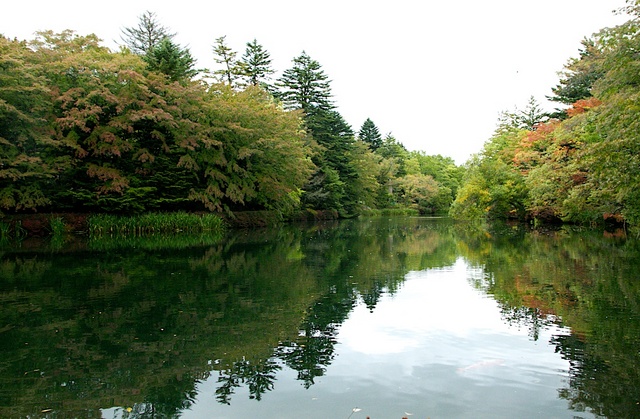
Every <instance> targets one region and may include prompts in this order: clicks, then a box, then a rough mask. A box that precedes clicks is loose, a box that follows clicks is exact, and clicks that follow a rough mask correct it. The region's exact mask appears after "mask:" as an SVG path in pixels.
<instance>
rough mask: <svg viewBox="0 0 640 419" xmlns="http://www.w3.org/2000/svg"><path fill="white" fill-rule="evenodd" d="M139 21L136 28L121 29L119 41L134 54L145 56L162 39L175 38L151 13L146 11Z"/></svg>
mask: <svg viewBox="0 0 640 419" xmlns="http://www.w3.org/2000/svg"><path fill="white" fill-rule="evenodd" d="M139 19H140V21H139V22H138V26H137V27H135V28H134V27H131V28H124V29H122V36H121V39H122V40H123V41H124V43H125V45H126V46H127V47H129V49H130V50H131V51H132V52H133V53H134V54H137V55H146V54H147V53H149V52H150V51H151V50H153V49H154V48H155V47H157V46H158V45H159V44H160V42H161V41H162V40H163V39H165V38H168V39H173V38H174V37H175V36H176V34H175V33H171V32H170V31H169V28H167V27H166V26H163V25H161V24H160V22H159V21H158V19H157V18H156V14H155V13H153V12H150V11H146V12H144V13H143V14H142V15H140V17H139Z"/></svg>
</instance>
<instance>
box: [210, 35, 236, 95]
mask: <svg viewBox="0 0 640 419" xmlns="http://www.w3.org/2000/svg"><path fill="white" fill-rule="evenodd" d="M225 39H226V36H221V37H220V38H217V39H216V43H215V45H214V46H213V54H214V60H215V62H216V63H218V64H222V66H223V67H222V68H221V69H219V70H216V71H214V72H213V73H214V74H216V75H218V77H219V79H220V82H221V83H225V82H226V83H227V84H228V85H229V86H231V87H233V86H234V82H235V80H236V79H237V78H238V76H239V75H240V74H242V71H241V66H240V64H239V63H238V61H237V60H236V55H237V52H235V51H234V50H232V49H231V48H230V47H229V46H228V45H227V44H226V43H225Z"/></svg>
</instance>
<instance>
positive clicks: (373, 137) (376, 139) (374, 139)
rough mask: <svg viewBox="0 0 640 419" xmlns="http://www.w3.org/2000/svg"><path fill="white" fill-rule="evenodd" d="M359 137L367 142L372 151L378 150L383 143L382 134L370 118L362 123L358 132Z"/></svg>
mask: <svg viewBox="0 0 640 419" xmlns="http://www.w3.org/2000/svg"><path fill="white" fill-rule="evenodd" d="M358 139H359V140H360V141H363V142H364V143H365V144H367V145H368V146H369V148H370V149H371V150H372V151H376V150H377V149H378V148H380V146H381V145H382V135H380V131H379V130H378V127H376V124H374V123H373V121H372V120H371V119H369V118H367V119H366V121H364V123H363V124H362V127H361V128H360V131H359V132H358Z"/></svg>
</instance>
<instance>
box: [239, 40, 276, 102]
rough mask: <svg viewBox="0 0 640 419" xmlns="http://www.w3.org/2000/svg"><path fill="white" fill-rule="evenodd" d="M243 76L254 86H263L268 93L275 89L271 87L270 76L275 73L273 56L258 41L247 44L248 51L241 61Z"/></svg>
mask: <svg viewBox="0 0 640 419" xmlns="http://www.w3.org/2000/svg"><path fill="white" fill-rule="evenodd" d="M240 64H241V66H242V72H243V75H244V76H245V77H246V78H247V80H248V83H249V84H250V85H252V86H262V87H263V88H264V89H265V90H267V91H272V90H273V89H272V88H271V87H270V86H269V84H268V83H269V79H270V76H271V75H272V74H273V73H274V70H273V69H272V68H271V55H270V54H269V52H267V50H265V49H264V48H263V47H262V45H260V44H258V41H257V40H255V39H254V40H253V41H252V42H247V49H246V50H245V52H244V54H243V55H242V59H241V60H240Z"/></svg>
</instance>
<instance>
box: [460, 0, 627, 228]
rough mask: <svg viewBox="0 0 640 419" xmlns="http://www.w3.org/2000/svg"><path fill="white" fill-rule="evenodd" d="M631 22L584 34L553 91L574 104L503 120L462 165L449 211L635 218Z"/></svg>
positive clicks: (588, 220)
mask: <svg viewBox="0 0 640 419" xmlns="http://www.w3.org/2000/svg"><path fill="white" fill-rule="evenodd" d="M628 4H630V5H631V6H629V10H631V11H632V12H634V11H636V10H637V4H638V3H637V2H635V1H629V2H628ZM638 24H640V22H639V21H638V14H637V13H635V12H634V13H633V14H632V16H631V19H630V20H629V21H628V22H626V23H625V24H622V25H620V26H618V27H615V28H607V29H603V30H602V31H600V32H599V33H598V34H596V35H594V37H593V38H592V39H590V40H587V41H583V43H582V45H583V49H581V51H580V57H579V58H578V59H575V60H570V61H569V62H568V64H567V66H566V67H565V69H566V71H565V72H564V73H562V75H561V76H562V78H561V82H560V85H558V86H557V87H556V88H554V89H552V90H553V92H554V93H555V94H556V96H555V97H554V100H556V101H558V102H560V103H567V104H571V106H570V107H569V108H567V109H566V110H564V111H563V115H562V119H563V120H559V119H551V120H549V121H546V122H544V121H542V122H537V123H535V124H532V123H522V122H523V121H521V120H519V119H518V115H514V114H510V116H512V118H505V119H504V120H503V121H502V122H503V123H502V124H501V125H500V126H499V127H498V129H497V130H496V133H495V134H494V136H493V137H492V138H491V139H490V140H489V141H488V142H487V143H486V144H485V147H484V149H483V151H482V152H481V153H480V154H479V155H477V156H476V157H475V158H474V159H473V160H472V161H471V162H470V163H469V164H468V170H467V175H466V177H465V181H464V183H463V185H462V187H461V188H460V190H459V192H458V195H457V197H456V200H455V202H454V204H453V206H452V209H451V214H452V215H453V216H455V217H459V218H476V217H489V218H504V217H517V218H530V219H536V220H542V221H562V222H574V223H584V224H594V223H603V222H613V223H617V224H622V223H629V224H631V225H634V226H638V225H639V223H640V210H639V209H638V208H640V192H638V190H639V189H638V187H637V185H639V184H640V175H639V173H640V171H639V170H638V167H640V159H639V158H638V156H639V155H640V146H639V144H640V136H639V135H638V133H639V132H640V126H639V125H638V121H640V113H639V112H638V106H637V103H638V95H639V94H640V90H639V88H638V86H640V77H638V72H637V68H638V66H640V61H638V58H637V51H638V49H640V35H639V34H638V31H637V28H638ZM572 101H573V102H572ZM534 114H536V112H531V115H534ZM527 117H528V116H527ZM536 119H538V118H529V120H530V122H533V121H534V120H536Z"/></svg>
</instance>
